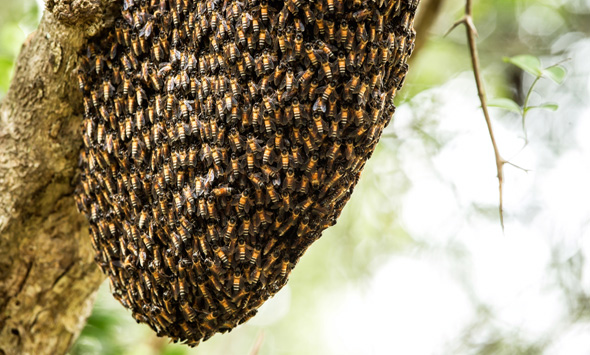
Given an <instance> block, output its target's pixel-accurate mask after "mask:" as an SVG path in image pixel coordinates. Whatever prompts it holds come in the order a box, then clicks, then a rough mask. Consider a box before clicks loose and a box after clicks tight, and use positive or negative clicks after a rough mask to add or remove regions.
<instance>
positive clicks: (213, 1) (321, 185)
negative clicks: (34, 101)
mask: <svg viewBox="0 0 590 355" xmlns="http://www.w3.org/2000/svg"><path fill="white" fill-rule="evenodd" d="M417 2H418V0H379V1H375V0H317V1H307V0H287V1H285V2H282V1H274V0H272V1H265V0H244V1H238V0H225V1H221V0H207V1H204V0H203V1H202V0H142V1H138V0H125V2H124V3H123V4H122V5H121V16H120V18H119V19H117V20H116V22H115V26H114V28H113V29H111V30H110V32H109V33H106V34H103V36H101V37H100V38H96V39H95V40H94V41H93V42H91V43H89V45H88V49H87V52H86V53H84V54H83V55H82V57H83V59H84V60H83V62H84V65H83V66H82V67H81V69H79V70H78V80H79V86H80V89H81V90H82V91H83V93H84V110H85V112H84V123H83V138H84V149H83V151H82V152H81V159H80V162H81V169H82V176H81V182H80V184H79V187H78V190H77V193H76V201H77V204H78V208H79V209H80V210H81V211H82V212H83V213H85V214H86V215H87V217H88V219H89V221H90V235H91V237H92V242H93V246H94V249H95V250H96V258H95V259H96V261H97V263H98V264H99V266H100V268H101V269H102V271H103V272H104V273H105V274H107V275H108V276H109V279H110V283H111V290H112V292H113V295H114V297H115V298H116V299H117V300H119V301H120V302H121V303H122V304H123V305H124V306H125V307H126V308H129V309H130V310H132V312H133V316H134V318H135V319H136V320H137V321H138V322H142V323H147V324H148V325H149V326H150V327H151V328H153V329H154V330H155V331H156V332H157V334H158V335H159V336H163V335H167V336H170V337H171V338H172V339H173V340H174V341H183V342H186V343H187V344H189V345H191V346H194V345H197V344H198V343H199V342H200V341H201V340H203V339H205V340H206V339H208V338H209V337H211V336H212V335H213V334H215V333H216V332H225V331H228V330H231V329H232V328H234V327H235V326H237V325H238V324H241V323H243V322H245V321H247V320H248V319H249V318H251V317H252V316H254V315H255V314H256V312H257V308H258V307H260V305H262V303H264V301H265V300H267V299H268V298H269V297H271V296H272V295H274V294H275V293H276V292H277V291H279V290H280V289H281V287H283V286H284V285H285V283H286V282H287V279H288V276H289V273H290V271H291V269H292V268H293V267H294V266H295V264H296V263H297V261H298V260H299V258H300V257H301V255H302V254H303V253H304V252H305V250H306V249H307V248H308V247H309V245H310V244H312V243H313V242H314V241H315V240H316V239H318V238H319V237H320V236H321V233H322V231H323V230H324V229H326V228H327V227H329V226H331V225H334V224H335V223H336V219H337V218H338V216H339V215H340V212H341V210H342V208H343V207H344V205H345V204H346V202H347V201H348V199H349V197H350V195H351V193H352V191H353V188H354V186H355V184H356V183H357V181H358V179H359V176H360V173H361V171H362V169H363V166H364V164H365V162H366V160H367V159H368V158H369V157H370V156H371V154H372V153H373V150H374V148H375V145H376V144H377V141H378V140H379V137H380V135H381V132H382V131H383V129H384V127H385V126H387V124H388V123H389V121H390V120H391V118H392V115H393V113H394V111H395V107H394V105H393V99H394V96H395V94H396V91H397V90H398V89H399V88H401V86H402V84H403V82H404V77H405V75H406V72H407V70H408V65H407V64H406V60H407V59H408V57H409V55H410V54H411V52H412V49H413V46H414V38H415V32H414V30H413V27H412V24H413V19H414V13H415V10H416V6H417Z"/></svg>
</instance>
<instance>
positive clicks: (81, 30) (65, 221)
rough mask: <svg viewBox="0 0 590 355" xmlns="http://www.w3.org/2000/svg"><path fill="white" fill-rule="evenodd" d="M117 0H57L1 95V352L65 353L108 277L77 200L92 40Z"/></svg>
mask: <svg viewBox="0 0 590 355" xmlns="http://www.w3.org/2000/svg"><path fill="white" fill-rule="evenodd" d="M114 4H115V1H113V0H61V1H49V2H48V3H47V11H46V12H45V14H44V16H43V18H42V20H41V23H40V25H39V28H38V29H37V31H36V32H35V33H33V34H32V35H31V36H30V37H29V38H28V39H27V41H26V42H25V44H24V45H23V47H22V48H21V53H20V55H19V57H18V60H17V64H16V68H15V74H14V79H13V80H12V83H11V86H10V89H9V91H8V93H7V95H6V97H5V99H4V100H3V102H2V103H1V104H0V354H63V353H65V352H66V351H67V349H68V348H69V346H70V345H71V344H72V343H73V342H74V340H75V339H76V338H77V336H78V334H79V332H80V331H81V329H82V327H83V326H84V324H85V321H86V318H87V316H88V315H89V314H90V311H91V309H92V304H93V301H94V294H95V292H96V289H97V288H98V286H99V284H100V283H101V282H102V280H103V279H104V277H103V275H102V274H101V273H100V271H99V270H98V268H97V267H96V266H95V265H94V262H93V257H94V252H93V251H92V248H91V246H90V243H88V236H87V223H86V221H85V220H84V217H82V216H81V215H80V214H78V212H77V211H76V208H75V206H74V200H73V197H72V194H73V190H74V187H75V184H76V179H75V174H76V162H77V159H78V154H79V149H80V147H81V135H80V125H81V122H82V108H81V102H82V100H81V95H80V94H79V93H78V91H77V90H76V80H75V76H74V75H75V74H74V69H75V68H76V67H77V62H78V53H79V52H81V50H82V49H83V48H84V45H85V43H86V40H87V39H88V38H90V37H92V36H95V35H97V34H99V33H100V31H101V30H102V29H103V28H104V27H105V26H110V25H111V24H112V20H113V18H114V16H113V13H112V11H113V5H114Z"/></svg>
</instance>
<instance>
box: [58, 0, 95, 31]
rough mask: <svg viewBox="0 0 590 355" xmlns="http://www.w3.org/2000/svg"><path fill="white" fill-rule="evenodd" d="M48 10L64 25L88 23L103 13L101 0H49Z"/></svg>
mask: <svg viewBox="0 0 590 355" xmlns="http://www.w3.org/2000/svg"><path fill="white" fill-rule="evenodd" d="M46 7H47V10H48V11H49V12H51V13H53V15H54V16H55V18H56V19H57V20H58V21H59V22H61V23H62V24H64V25H68V26H73V25H80V24H84V23H88V22H89V21H92V20H94V19H95V18H96V15H97V14H98V13H99V12H100V11H101V1H100V0H49V1H47V5H46Z"/></svg>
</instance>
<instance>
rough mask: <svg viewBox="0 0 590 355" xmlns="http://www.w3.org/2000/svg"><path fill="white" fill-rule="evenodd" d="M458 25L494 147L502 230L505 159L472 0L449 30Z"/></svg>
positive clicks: (467, 2) (467, 3) (467, 0)
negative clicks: (464, 37)
mask: <svg viewBox="0 0 590 355" xmlns="http://www.w3.org/2000/svg"><path fill="white" fill-rule="evenodd" d="M459 25H465V29H466V32H467V43H468V44H469V52H470V54H471V64H472V66H473V75H474V76H475V84H476V86H477V95H478V96H479V101H480V102H481V109H482V111H483V115H484V117H485V120H486V124H487V127H488V132H489V134H490V139H491V141H492V147H493V148H494V156H495V159H496V170H497V172H498V190H499V199H500V201H499V212H500V224H501V225H502V230H504V210H503V192H502V187H503V184H504V164H506V163H507V162H506V160H504V159H503V158H502V156H501V155H500V150H499V149H498V144H497V143H496V138H495V136H494V130H493V128H492V120H491V118H490V113H489V111H488V103H487V100H486V92H485V86H484V83H483V77H482V75H481V70H480V66H479V56H478V53H477V43H476V41H475V38H476V37H477V30H476V28H475V25H474V23H473V15H472V0H466V1H465V15H464V16H463V18H462V19H461V20H459V21H457V22H455V24H453V26H452V27H451V28H450V29H449V31H448V32H447V33H449V32H451V31H452V30H453V29H455V28H456V27H457V26H459Z"/></svg>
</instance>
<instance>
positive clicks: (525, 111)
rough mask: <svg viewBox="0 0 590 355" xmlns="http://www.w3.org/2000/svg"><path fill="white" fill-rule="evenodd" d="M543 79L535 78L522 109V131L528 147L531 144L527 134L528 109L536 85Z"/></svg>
mask: <svg viewBox="0 0 590 355" xmlns="http://www.w3.org/2000/svg"><path fill="white" fill-rule="evenodd" d="M541 78H542V76H540V75H539V76H537V77H536V78H535V81H533V83H532V84H531V87H530V88H529V91H528V92H527V94H526V98H525V99H524V105H523V108H522V131H523V133H524V145H525V146H526V145H527V144H529V138H528V134H527V132H526V123H525V122H526V114H527V112H528V107H529V100H530V99H531V94H532V93H533V89H534V88H535V85H536V84H537V83H538V82H539V80H540V79H541Z"/></svg>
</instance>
